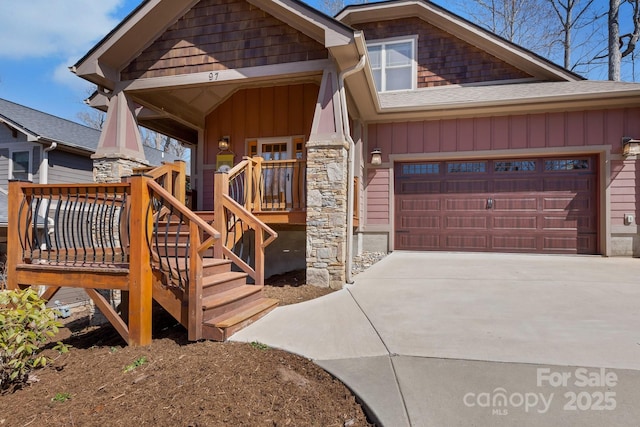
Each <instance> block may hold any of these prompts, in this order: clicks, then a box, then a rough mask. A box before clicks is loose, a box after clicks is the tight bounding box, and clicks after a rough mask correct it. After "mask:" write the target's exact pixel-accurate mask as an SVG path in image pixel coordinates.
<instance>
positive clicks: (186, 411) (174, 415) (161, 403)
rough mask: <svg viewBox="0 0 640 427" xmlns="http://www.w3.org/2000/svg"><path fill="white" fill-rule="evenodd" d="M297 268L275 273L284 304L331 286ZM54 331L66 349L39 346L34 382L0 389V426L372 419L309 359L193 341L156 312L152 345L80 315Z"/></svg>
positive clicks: (351, 422) (356, 422) (357, 422)
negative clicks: (42, 364) (310, 281)
mask: <svg viewBox="0 0 640 427" xmlns="http://www.w3.org/2000/svg"><path fill="white" fill-rule="evenodd" d="M296 274H297V275H298V276H296ZM299 274H300V273H291V274H289V275H285V276H283V277H276V278H273V279H272V281H271V282H272V283H273V284H272V285H270V286H268V288H269V289H268V293H269V294H270V295H274V294H278V293H279V294H280V296H281V297H283V304H287V303H293V302H300V301H304V300H306V299H310V298H315V297H317V296H320V295H324V294H326V293H328V292H330V290H327V289H318V288H314V287H312V286H308V285H304V284H303V282H304V276H302V280H296V277H298V279H299V277H300V276H299ZM272 291H273V293H271V292H272ZM275 297H276V298H277V296H275ZM57 339H62V340H64V341H65V342H66V343H68V344H70V345H72V346H73V348H72V349H71V352H70V353H68V354H65V355H58V354H57V353H55V352H53V351H52V350H46V351H47V352H48V355H49V356H50V357H52V358H53V359H54V361H53V363H52V364H51V366H50V367H48V368H45V369H40V370H37V371H35V372H34V374H35V377H36V378H37V382H34V383H32V384H29V385H26V386H25V387H24V388H23V389H21V390H17V391H15V392H10V393H5V394H3V395H0V426H3V427H4V426H27V425H29V426H53V425H56V426H58V425H59V426H94V425H100V426H131V425H136V426H144V425H148V426H267V425H268V426H368V425H371V424H370V423H369V422H368V420H367V418H366V416H365V414H364V412H363V410H362V408H361V406H360V404H359V403H358V402H357V401H356V399H355V398H354V396H353V394H352V393H351V392H350V391H349V390H348V389H347V388H346V387H345V386H344V385H343V384H342V383H341V382H340V381H338V380H336V379H335V378H333V377H331V375H329V374H328V373H326V372H325V371H323V370H322V369H320V368H319V367H318V366H316V365H315V364H314V363H312V362H311V361H309V360H307V359H305V358H302V357H299V356H295V355H292V354H289V353H286V352H284V351H280V350H275V349H270V348H265V346H264V345H261V344H259V343H252V344H240V343H216V342H210V341H202V342H196V343H190V342H188V341H186V331H185V329H184V328H183V327H182V326H181V325H179V324H177V323H176V322H175V320H173V319H172V318H171V317H170V316H168V315H166V314H164V313H162V312H159V313H158V315H157V316H156V318H155V319H154V340H153V343H152V344H151V345H150V346H149V347H144V348H134V347H128V346H125V345H124V343H123V342H122V339H121V338H120V337H119V335H118V334H117V333H116V332H115V330H114V329H113V328H112V327H111V326H110V325H105V326H101V327H89V326H88V325H87V322H86V317H83V316H76V319H75V320H73V321H71V322H68V324H67V326H66V327H65V328H64V329H63V330H62V331H61V333H60V335H59V336H58V337H57ZM136 365H137V366H136ZM127 367H130V368H129V369H130V371H128V372H126V371H127Z"/></svg>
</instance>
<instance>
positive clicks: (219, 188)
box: [213, 172, 229, 259]
mask: <svg viewBox="0 0 640 427" xmlns="http://www.w3.org/2000/svg"><path fill="white" fill-rule="evenodd" d="M228 194H229V174H227V173H224V172H216V174H215V175H214V180H213V228H215V229H216V230H218V232H219V233H220V238H219V239H218V240H217V241H216V244H215V245H214V246H213V256H214V257H215V258H219V259H222V258H223V257H224V255H223V252H222V248H223V247H224V245H225V244H226V242H227V224H226V221H225V214H224V204H223V196H224V195H228Z"/></svg>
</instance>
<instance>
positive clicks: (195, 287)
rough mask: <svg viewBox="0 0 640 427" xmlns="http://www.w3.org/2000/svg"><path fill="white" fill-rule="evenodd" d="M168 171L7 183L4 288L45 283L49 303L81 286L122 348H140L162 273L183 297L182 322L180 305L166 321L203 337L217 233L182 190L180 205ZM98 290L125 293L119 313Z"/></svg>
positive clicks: (167, 285)
mask: <svg viewBox="0 0 640 427" xmlns="http://www.w3.org/2000/svg"><path fill="white" fill-rule="evenodd" d="M179 168H181V169H182V172H178V174H183V171H184V167H183V166H180V165H179ZM173 174H174V169H172V168H165V171H164V173H160V174H154V175H153V176H154V177H155V180H154V178H152V177H150V176H143V175H138V176H132V177H129V178H127V180H126V182H124V183H119V184H78V185H72V184H69V185H38V184H31V183H28V182H11V183H10V184H9V212H8V214H9V223H8V229H9V231H8V237H7V239H8V241H7V246H8V254H7V263H6V265H7V286H8V287H9V289H17V288H19V287H26V286H45V287H46V290H45V292H44V294H43V295H42V296H43V298H44V299H50V298H52V297H53V296H54V295H55V293H56V292H57V291H58V290H59V289H60V288H61V287H78V288H84V289H85V290H86V292H87V294H88V295H89V297H90V298H91V299H92V300H93V301H94V302H95V304H96V306H97V307H98V308H99V309H100V311H101V312H102V313H103V314H104V315H105V316H106V317H107V319H108V320H109V321H110V322H111V324H112V325H113V326H114V327H115V329H116V330H117V331H118V332H119V333H120V335H121V336H122V337H123V338H124V340H125V341H127V342H128V343H129V344H131V345H147V344H150V343H151V306H152V299H153V298H154V297H156V295H155V292H156V288H155V287H154V286H155V283H156V281H157V279H156V277H157V274H156V273H154V271H155V272H160V273H161V274H162V275H164V277H165V278H166V280H164V281H163V282H162V283H163V284H164V286H165V288H167V289H169V288H171V287H176V288H177V289H179V290H180V292H182V293H185V294H188V316H187V317H188V318H187V319H184V316H182V315H181V313H180V301H178V309H177V310H173V311H174V312H172V314H173V315H174V316H175V317H176V318H177V319H178V320H181V321H182V320H186V321H187V323H188V330H189V339H192V340H197V339H200V338H202V305H201V304H202V289H201V287H202V283H201V279H202V259H203V256H205V254H207V252H208V251H209V253H211V252H212V250H211V248H212V247H213V245H214V243H215V242H216V240H217V239H218V238H219V237H220V233H218V232H217V231H216V230H215V229H214V228H213V227H211V226H210V225H209V224H207V223H206V222H205V221H204V220H202V219H201V218H200V217H199V216H198V215H196V214H195V213H194V212H192V211H191V210H189V209H188V208H186V207H185V206H184V192H182V199H181V200H180V199H178V198H177V197H180V195H181V193H180V191H178V189H182V188H184V186H183V185H181V182H184V181H181V178H177V179H176V178H175V175H173ZM163 176H164V177H165V178H162V177H163ZM169 176H172V178H170V179H166V178H168V177H169ZM156 180H160V181H161V182H160V183H159V182H156ZM170 181H171V182H172V184H168V182H170ZM172 193H173V194H172ZM175 196H177V197H175ZM181 228H182V229H184V230H186V233H184V236H182V233H181ZM101 289H102V290H105V289H106V290H113V289H115V290H120V291H122V304H121V307H122V311H121V312H120V313H119V312H117V311H116V309H115V308H114V307H112V306H111V304H110V303H109V302H108V301H107V300H106V299H105V298H104V297H103V296H102V294H101V293H100V292H99V290H101ZM158 300H159V302H160V303H161V304H162V303H163V301H164V302H166V301H168V297H166V295H164V294H160V295H158ZM176 301H177V300H176ZM173 306H174V307H175V304H174V305H173ZM170 310H171V309H170ZM185 326H187V325H185Z"/></svg>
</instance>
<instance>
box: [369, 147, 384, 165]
mask: <svg viewBox="0 0 640 427" xmlns="http://www.w3.org/2000/svg"><path fill="white" fill-rule="evenodd" d="M371 164H372V165H374V166H378V165H380V164H382V150H380V149H379V148H374V149H373V151H372V152H371Z"/></svg>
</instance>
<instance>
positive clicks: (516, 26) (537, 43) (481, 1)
mask: <svg viewBox="0 0 640 427" xmlns="http://www.w3.org/2000/svg"><path fill="white" fill-rule="evenodd" d="M455 3H456V4H457V6H458V8H459V9H460V10H461V11H463V13H464V15H466V16H468V17H469V18H470V19H471V20H472V21H473V22H475V23H477V24H479V25H481V26H483V27H485V28H487V29H488V30H489V31H491V32H493V33H495V34H497V35H499V36H501V37H504V38H505V39H507V40H509V41H511V42H513V43H516V44H518V45H521V46H524V47H526V48H528V49H531V50H533V51H535V52H540V53H541V54H544V55H548V54H549V52H550V51H551V49H552V47H553V44H554V41H555V35H556V34H557V33H558V30H557V25H556V24H555V21H554V19H553V18H554V16H553V13H554V12H553V9H552V7H551V5H550V4H549V0H457V1H456V2H455Z"/></svg>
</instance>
